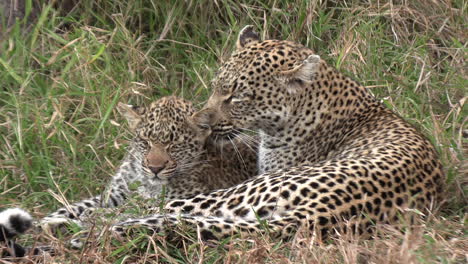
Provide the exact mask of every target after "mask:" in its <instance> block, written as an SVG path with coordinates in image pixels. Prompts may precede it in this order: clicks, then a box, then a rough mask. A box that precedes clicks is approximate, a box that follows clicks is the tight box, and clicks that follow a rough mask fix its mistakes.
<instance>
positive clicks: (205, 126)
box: [197, 124, 210, 130]
mask: <svg viewBox="0 0 468 264" xmlns="http://www.w3.org/2000/svg"><path fill="white" fill-rule="evenodd" d="M197 127H198V128H200V129H201V130H208V129H210V126H209V125H207V124H197Z"/></svg>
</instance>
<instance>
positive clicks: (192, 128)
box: [118, 96, 211, 180]
mask: <svg viewBox="0 0 468 264" xmlns="http://www.w3.org/2000/svg"><path fill="white" fill-rule="evenodd" d="M118 110H119V112H120V113H121V114H122V115H123V116H125V118H126V119H127V121H128V123H129V127H130V129H131V130H132V131H133V132H134V134H135V139H134V142H135V144H137V149H138V151H141V152H143V154H144V155H143V156H144V158H143V168H144V170H145V171H146V172H147V173H148V174H149V175H153V176H154V177H157V178H159V179H161V180H167V179H168V178H171V177H173V176H175V175H177V174H179V173H184V172H186V171H189V170H191V169H192V168H193V166H197V163H199V159H200V156H201V155H202V154H203V153H204V151H205V148H204V145H205V141H206V139H207V137H208V136H209V135H210V133H211V131H210V129H209V128H208V127H206V126H203V125H197V124H196V123H199V122H195V120H194V118H193V117H192V114H193V113H194V111H195V110H194V108H193V105H192V103H191V102H189V101H186V100H184V99H181V98H177V97H174V96H168V97H163V98H160V99H159V100H157V101H155V102H153V103H151V104H150V105H149V106H147V107H144V106H141V107H137V106H131V105H126V104H122V103H119V105H118Z"/></svg>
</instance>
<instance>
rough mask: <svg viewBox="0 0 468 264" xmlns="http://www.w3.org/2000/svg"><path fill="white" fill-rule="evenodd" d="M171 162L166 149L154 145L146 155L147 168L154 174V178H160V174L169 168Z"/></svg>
mask: <svg viewBox="0 0 468 264" xmlns="http://www.w3.org/2000/svg"><path fill="white" fill-rule="evenodd" d="M170 160H171V157H170V156H169V154H167V152H166V151H165V149H164V147H162V146H160V145H154V146H152V147H151V149H150V151H149V153H148V154H147V155H146V168H148V169H149V170H150V171H151V172H152V173H154V176H156V177H158V174H159V173H160V172H161V171H163V170H164V169H165V168H166V167H167V164H169V161H170Z"/></svg>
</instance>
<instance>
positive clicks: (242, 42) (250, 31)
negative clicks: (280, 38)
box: [236, 25, 260, 51]
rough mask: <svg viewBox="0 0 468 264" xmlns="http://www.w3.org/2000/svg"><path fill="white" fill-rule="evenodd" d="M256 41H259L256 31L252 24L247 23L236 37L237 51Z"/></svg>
mask: <svg viewBox="0 0 468 264" xmlns="http://www.w3.org/2000/svg"><path fill="white" fill-rule="evenodd" d="M257 42H260V37H259V35H258V33H257V32H255V31H254V27H253V26H252V25H248V26H245V27H244V28H243V29H242V30H241V31H240V33H239V36H238V37H237V42H236V48H237V50H238V51H239V50H242V49H244V48H246V47H248V46H250V45H252V44H254V43H257Z"/></svg>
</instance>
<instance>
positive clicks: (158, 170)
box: [148, 166, 164, 175]
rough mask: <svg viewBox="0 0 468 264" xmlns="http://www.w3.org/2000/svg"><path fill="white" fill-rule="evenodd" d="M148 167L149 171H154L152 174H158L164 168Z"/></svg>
mask: <svg viewBox="0 0 468 264" xmlns="http://www.w3.org/2000/svg"><path fill="white" fill-rule="evenodd" d="M148 169H150V171H151V172H152V173H154V175H158V173H160V172H161V171H162V170H163V169H164V166H149V167H148Z"/></svg>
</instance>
